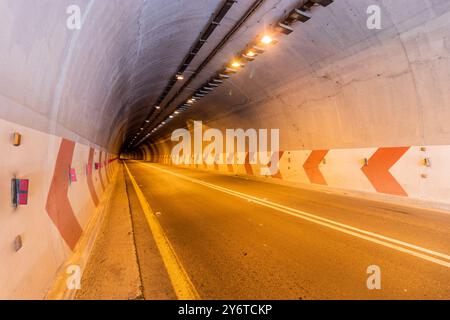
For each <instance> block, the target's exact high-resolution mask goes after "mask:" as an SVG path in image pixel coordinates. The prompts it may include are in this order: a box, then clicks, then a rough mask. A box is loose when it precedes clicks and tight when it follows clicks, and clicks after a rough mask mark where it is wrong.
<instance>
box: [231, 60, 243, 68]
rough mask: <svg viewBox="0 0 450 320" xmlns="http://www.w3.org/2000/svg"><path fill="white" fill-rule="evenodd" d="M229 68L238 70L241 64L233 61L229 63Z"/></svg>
mask: <svg viewBox="0 0 450 320" xmlns="http://www.w3.org/2000/svg"><path fill="white" fill-rule="evenodd" d="M231 66H232V67H233V68H239V67H240V66H241V64H240V63H239V62H238V61H233V62H232V63H231Z"/></svg>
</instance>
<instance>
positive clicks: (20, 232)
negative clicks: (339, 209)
mask: <svg viewBox="0 0 450 320" xmlns="http://www.w3.org/2000/svg"><path fill="white" fill-rule="evenodd" d="M0 12H2V13H3V14H2V20H1V21H0V26H1V28H0V132H1V133H2V139H1V142H0V143H1V144H0V148H1V150H2V151H3V157H2V158H3V159H2V162H1V165H0V169H1V171H0V175H1V176H2V183H1V188H2V189H4V190H10V189H11V181H13V187H12V188H13V191H12V192H13V193H14V192H16V194H15V195H16V196H17V197H19V198H20V193H21V191H20V190H21V189H20V181H22V180H23V183H26V185H27V188H28V183H29V186H30V189H29V191H28V189H27V190H26V191H23V193H26V195H27V197H28V198H26V200H24V203H23V206H21V204H20V203H19V204H17V203H13V205H11V195H10V194H9V192H5V193H4V194H2V195H1V196H0V212H4V214H1V215H0V229H1V230H2V232H1V233H0V242H1V250H0V257H2V259H1V260H2V261H6V262H5V266H4V268H2V269H3V272H0V284H1V283H3V284H4V285H3V286H0V287H1V288H0V297H19V298H20V297H32V298H36V297H37V298H41V297H44V296H45V294H46V293H47V292H48V288H49V284H50V283H51V282H52V281H53V280H54V278H55V274H56V273H57V271H58V270H60V268H61V265H63V263H64V262H65V261H66V260H67V259H68V257H70V256H71V255H72V254H73V252H75V250H76V248H77V246H79V244H80V242H82V241H81V240H80V239H82V235H83V234H84V233H85V230H86V229H88V226H89V225H90V221H92V219H93V218H92V217H94V216H95V215H94V214H93V212H94V211H95V210H97V209H98V208H99V207H100V206H101V204H102V203H103V202H104V201H105V202H107V200H102V199H103V198H107V196H108V195H109V194H110V192H111V190H110V189H108V188H109V187H108V186H109V185H110V183H112V182H113V181H114V177H115V175H116V173H117V171H118V170H119V168H121V167H120V166H121V164H120V162H119V160H120V159H134V160H141V161H143V162H151V163H155V164H164V165H167V166H170V167H171V166H176V167H183V168H189V169H193V170H195V169H200V170H204V171H210V172H215V173H224V174H231V175H243V176H252V177H255V178H271V179H272V180H275V181H276V183H286V184H288V185H292V186H298V185H300V186H303V187H305V186H308V187H312V188H316V189H317V190H319V191H320V192H341V193H342V192H344V193H346V194H347V193H349V194H352V195H354V196H357V197H358V196H360V197H369V198H370V199H375V200H376V201H381V202H383V203H396V204H398V203H400V204H402V205H403V204H405V205H414V206H420V207H422V208H426V209H438V210H444V211H448V210H450V197H449V196H448V195H449V194H450V183H449V181H450V170H449V159H450V125H449V122H448V119H450V90H449V88H450V59H449V58H450V37H449V35H450V1H447V0H425V1H423V0H395V1H394V0H335V1H331V0H246V1H233V0H170V1H168V0H121V1H109V0H58V1H55V0H40V1H30V0H0ZM200 122H201V123H200ZM199 123H200V124H199ZM177 129H178V130H179V129H186V130H185V132H189V133H190V135H189V139H190V140H192V141H189V144H188V145H187V146H188V148H189V152H187V151H186V150H184V151H183V152H181V153H180V152H178V153H177V154H176V155H175V156H174V154H173V149H174V146H175V145H176V144H177V143H179V142H180V140H179V139H178V138H176V139H174V138H173V133H174V132H175V131H176V130H177ZM208 129H211V130H216V131H214V132H215V133H216V136H215V142H217V141H218V139H219V138H218V136H217V134H218V133H217V132H221V134H222V136H221V137H223V138H224V141H223V143H222V144H219V145H216V148H215V149H214V152H213V156H214V157H215V156H217V155H218V154H224V155H223V156H224V158H225V160H223V159H222V162H221V163H215V162H214V161H208V159H207V156H205V155H204V151H205V149H206V148H207V147H208V145H213V144H214V143H213V142H212V141H213V139H212V137H209V138H210V139H206V140H205V139H204V138H205V136H204V133H205V132H206V131H207V130H208ZM230 129H232V130H240V129H242V131H244V133H246V134H247V136H246V138H248V139H249V140H248V141H250V139H251V137H249V135H251V134H252V132H255V139H257V141H260V140H261V137H262V136H261V135H260V136H258V137H257V136H256V135H257V134H259V133H261V132H263V133H264V134H266V135H268V134H270V133H271V132H275V131H276V132H278V134H279V137H278V140H279V141H278V145H277V148H276V150H274V149H273V148H272V150H270V148H269V150H267V151H268V152H269V153H270V152H272V153H270V154H269V157H268V159H267V160H266V161H265V162H264V163H262V162H261V161H258V159H259V160H261V153H262V151H261V150H260V148H259V149H258V148H256V149H252V148H251V147H250V146H249V143H247V144H246V143H245V142H244V145H243V146H244V147H243V149H236V148H238V147H235V146H233V147H232V151H233V152H235V151H236V150H237V152H235V153H236V154H235V155H234V156H233V157H234V158H233V159H231V160H229V161H228V160H227V159H228V158H227V157H228V154H226V153H227V151H228V150H226V144H227V142H226V141H225V137H226V132H227V130H230ZM252 130H254V131H252ZM210 132H213V131H210ZM195 134H197V135H200V137H201V138H199V140H200V142H198V143H199V144H200V151H198V150H195V148H196V146H198V143H197V142H195V141H194V140H195V138H194V137H195ZM256 137H257V138H256ZM274 139H275V138H274V137H272V138H271V139H270V140H271V141H272V142H273V140H274ZM233 141H234V138H233ZM260 146H261V145H259V147H260ZM272 147H273V145H272ZM219 149H220V150H219ZM209 150H210V149H209ZM191 151H192V152H191ZM180 157H181V158H182V160H180ZM275 162H276V169H275V171H273V170H269V171H267V170H266V169H265V167H270V166H271V165H272V166H273V165H274V163H275ZM120 170H122V169H120ZM15 183H17V185H16V184H15ZM14 188H18V189H17V190H16V189H14ZM19 189H20V190H19ZM14 190H15V191H14ZM14 201H19V202H20V200H13V202H14ZM42 234H45V236H44V239H43V240H42V241H37V239H39V238H40V237H41V236H42ZM2 264H3V262H2ZM33 264H41V265H42V266H44V267H43V268H42V271H41V272H40V273H39V275H38V276H36V279H37V280H35V281H31V282H30V281H29V280H30V279H32V278H33V272H32V270H30V268H29V267H24V265H28V266H29V265H33ZM15 270H16V271H17V270H18V271H17V272H15ZM44 270H51V272H45V271H44ZM11 274H13V276H11ZM24 283H27V284H26V285H24Z"/></svg>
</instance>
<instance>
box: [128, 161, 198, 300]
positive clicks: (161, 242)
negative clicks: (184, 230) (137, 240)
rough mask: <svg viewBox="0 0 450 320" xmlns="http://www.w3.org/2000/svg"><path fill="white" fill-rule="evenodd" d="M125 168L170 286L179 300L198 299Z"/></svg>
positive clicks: (131, 176)
mask: <svg viewBox="0 0 450 320" xmlns="http://www.w3.org/2000/svg"><path fill="white" fill-rule="evenodd" d="M124 165H125V169H126V171H127V173H128V176H129V178H130V181H131V184H132V185H133V188H134V191H135V192H136V195H137V197H138V200H139V203H140V205H141V208H142V210H143V211H144V214H145V217H146V220H147V223H148V226H149V227H150V230H151V232H152V235H153V239H154V240H155V243H156V246H157V247H158V250H159V253H160V254H161V257H162V259H163V262H164V266H165V267H166V270H167V273H168V275H169V278H170V282H171V283H172V287H173V289H174V291H175V294H176V295H177V298H178V299H179V300H200V295H199V294H198V292H197V289H195V287H194V285H193V283H192V281H191V279H190V278H189V276H188V274H187V272H186V270H185V269H184V267H183V265H182V264H181V262H180V259H179V258H178V256H177V254H176V253H175V250H174V249H173V247H172V245H171V244H170V242H169V239H168V238H167V236H166V235H165V233H164V230H163V228H162V226H161V224H160V223H159V221H158V219H157V218H156V216H155V215H154V214H153V212H152V209H151V207H150V205H149V203H148V201H147V200H146V198H145V196H144V194H143V192H142V190H141V188H140V187H139V185H138V184H137V182H136V180H135V179H134V177H133V175H132V174H131V172H130V170H129V169H128V166H127V165H126V164H124Z"/></svg>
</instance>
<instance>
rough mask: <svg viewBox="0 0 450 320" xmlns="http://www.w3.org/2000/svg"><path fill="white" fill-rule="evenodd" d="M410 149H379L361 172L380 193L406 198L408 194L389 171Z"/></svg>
mask: <svg viewBox="0 0 450 320" xmlns="http://www.w3.org/2000/svg"><path fill="white" fill-rule="evenodd" d="M409 148H410V147H395V148H379V149H378V150H377V151H376V152H375V153H374V154H373V155H372V157H371V158H370V159H369V161H368V165H365V166H364V167H362V168H361V170H362V171H363V172H364V174H365V175H366V177H367V179H369V181H370V183H371V184H372V185H373V187H374V188H375V190H377V192H380V193H385V194H392V195H397V196H404V197H407V196H408V194H407V193H406V191H405V190H404V189H403V188H402V186H401V185H400V183H398V181H397V180H396V179H395V178H394V177H393V176H392V174H391V173H390V172H389V170H390V169H391V168H392V166H393V165H394V164H396V163H397V161H398V160H400V158H401V157H402V156H403V155H404V154H405V153H406V152H407V151H408V150H409Z"/></svg>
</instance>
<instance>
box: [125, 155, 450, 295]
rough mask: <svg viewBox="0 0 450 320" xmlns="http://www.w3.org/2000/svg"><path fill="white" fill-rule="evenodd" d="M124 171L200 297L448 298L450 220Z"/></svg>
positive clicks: (250, 185) (146, 167) (310, 194)
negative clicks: (375, 270)
mask: <svg viewBox="0 0 450 320" xmlns="http://www.w3.org/2000/svg"><path fill="white" fill-rule="evenodd" d="M127 165H128V168H129V169H130V171H131V173H132V175H133V176H134V178H135V179H136V181H137V183H138V184H139V186H140V188H141V190H142V192H143V193H144V195H145V197H146V199H147V200H148V202H149V204H150V205H151V207H152V210H153V211H154V212H155V213H156V214H157V217H158V219H159V222H160V224H161V226H162V228H163V230H164V232H165V234H166V236H167V238H168V239H169V241H170V243H171V245H172V247H173V249H174V251H175V252H176V254H177V256H178V258H179V259H180V261H181V263H182V265H183V266H184V269H185V270H186V272H187V274H188V276H189V278H190V279H191V281H192V283H193V285H194V286H195V288H196V289H197V291H198V293H199V294H200V296H201V298H204V299H450V256H449V255H450V214H443V213H439V212H434V211H428V210H422V209H414V208H407V207H402V206H397V205H386V204H383V203H379V202H375V201H369V200H363V199H356V198H351V197H346V196H341V195H334V194H327V193H323V192H317V191H311V190H303V189H299V188H293V187H288V186H282V185H278V184H273V183H269V182H264V181H261V180H257V179H247V178H245V177H242V176H241V177H236V176H230V175H222V174H215V173H211V172H205V171H199V170H189V169H183V168H174V167H169V166H163V165H158V164H150V163H146V162H137V161H129V162H127ZM251 197H255V198H251ZM135 201H137V200H135ZM325 219H326V220H325ZM369 266H378V267H379V268H380V269H379V270H380V272H381V277H380V279H381V289H372V290H369V289H368V287H367V279H368V278H369V276H370V274H368V273H367V270H368V267H369Z"/></svg>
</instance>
